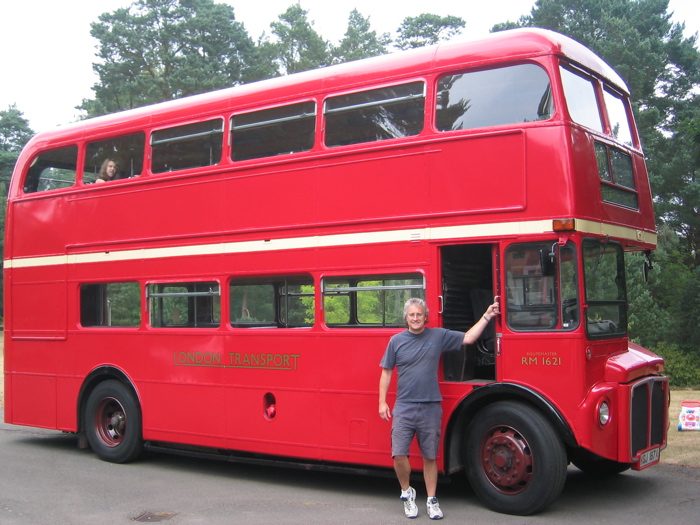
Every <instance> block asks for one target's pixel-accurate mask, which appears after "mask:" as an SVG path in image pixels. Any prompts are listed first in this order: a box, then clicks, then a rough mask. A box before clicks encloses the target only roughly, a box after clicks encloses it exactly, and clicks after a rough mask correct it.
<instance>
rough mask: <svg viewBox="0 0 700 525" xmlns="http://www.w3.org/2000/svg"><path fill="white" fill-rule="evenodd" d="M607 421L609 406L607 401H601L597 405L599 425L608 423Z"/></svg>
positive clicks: (608, 418)
mask: <svg viewBox="0 0 700 525" xmlns="http://www.w3.org/2000/svg"><path fill="white" fill-rule="evenodd" d="M608 421H610V407H609V406H608V403H607V401H603V402H602V403H601V404H600V405H599V406H598V423H600V425H601V426H605V425H607V424H608Z"/></svg>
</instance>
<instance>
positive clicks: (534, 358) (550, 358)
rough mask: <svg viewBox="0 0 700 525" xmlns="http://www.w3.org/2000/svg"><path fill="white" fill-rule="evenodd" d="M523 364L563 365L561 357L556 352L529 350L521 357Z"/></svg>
mask: <svg viewBox="0 0 700 525" xmlns="http://www.w3.org/2000/svg"><path fill="white" fill-rule="evenodd" d="M520 364H521V365H527V366H530V365H544V366H561V357H559V356H558V355H557V353H556V352H528V353H527V355H525V356H523V357H521V358H520Z"/></svg>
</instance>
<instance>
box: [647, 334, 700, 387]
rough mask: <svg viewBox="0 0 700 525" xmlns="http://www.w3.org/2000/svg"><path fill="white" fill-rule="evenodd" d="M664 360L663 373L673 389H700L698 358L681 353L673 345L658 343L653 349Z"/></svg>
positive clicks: (695, 355) (699, 360)
mask: <svg viewBox="0 0 700 525" xmlns="http://www.w3.org/2000/svg"><path fill="white" fill-rule="evenodd" d="M653 351H654V352H656V353H657V354H658V355H660V356H661V357H663V358H664V364H665V368H666V370H665V373H666V375H668V378H669V382H670V383H671V386H673V387H691V388H698V387H700V364H699V363H700V356H699V355H698V354H689V353H687V352H683V351H682V350H680V349H679V348H678V347H676V346H675V345H673V344H668V343H664V342H662V343H659V345H658V346H656V347H655V348H654V349H653Z"/></svg>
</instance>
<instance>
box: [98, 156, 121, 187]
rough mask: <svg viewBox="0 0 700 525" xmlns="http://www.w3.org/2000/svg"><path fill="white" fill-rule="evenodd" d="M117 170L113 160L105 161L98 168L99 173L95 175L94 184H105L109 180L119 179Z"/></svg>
mask: <svg viewBox="0 0 700 525" xmlns="http://www.w3.org/2000/svg"><path fill="white" fill-rule="evenodd" d="M118 174H119V169H118V167H117V163H116V161H115V160H113V159H105V160H104V162H103V163H102V167H101V168H100V172H99V173H98V174H97V179H95V182H107V181H111V180H117V179H118V178H119V177H118V176H117V175H118Z"/></svg>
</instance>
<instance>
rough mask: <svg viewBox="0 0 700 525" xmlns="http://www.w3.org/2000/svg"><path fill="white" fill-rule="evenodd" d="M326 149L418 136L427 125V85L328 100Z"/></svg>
mask: <svg viewBox="0 0 700 525" xmlns="http://www.w3.org/2000/svg"><path fill="white" fill-rule="evenodd" d="M325 115H326V146H344V145H347V144H358V143H361V142H374V141H378V140H387V139H395V138H400V137H409V136H411V135H418V134H419V133H420V132H421V131H423V122H424V121H425V84H424V83H423V82H411V83H409V84H401V85H399V86H390V87H385V88H379V89H370V90H368V91H362V92H360V93H351V94H348V95H341V96H337V97H331V98H329V99H328V100H326V105H325Z"/></svg>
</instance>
